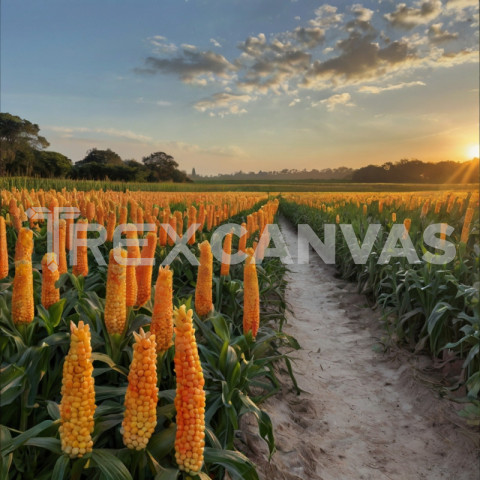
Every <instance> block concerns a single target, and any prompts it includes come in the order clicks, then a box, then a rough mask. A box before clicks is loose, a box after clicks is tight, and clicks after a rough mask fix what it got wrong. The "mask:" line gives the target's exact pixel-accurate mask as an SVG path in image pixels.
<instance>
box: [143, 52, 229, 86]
mask: <svg viewBox="0 0 480 480" xmlns="http://www.w3.org/2000/svg"><path fill="white" fill-rule="evenodd" d="M145 65H146V68H139V69H136V72H137V73H140V74H155V73H164V74H173V75H178V77H179V78H180V79H181V80H182V81H183V82H185V83H190V84H196V85H206V84H207V83H210V82H213V81H215V80H216V78H224V79H226V78H229V77H230V76H231V74H232V72H233V71H234V70H235V67H234V66H233V65H232V64H231V63H230V62H229V61H228V60H227V59H226V58H225V57H224V56H223V55H220V54H218V53H214V52H211V51H199V50H197V49H196V47H194V46H193V45H183V46H182V52H181V54H180V55H178V54H177V55H176V56H174V57H170V58H168V57H167V58H165V57H164V58H158V57H147V58H146V60H145Z"/></svg>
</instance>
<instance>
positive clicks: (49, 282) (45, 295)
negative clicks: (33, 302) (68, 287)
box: [42, 252, 60, 309]
mask: <svg viewBox="0 0 480 480" xmlns="http://www.w3.org/2000/svg"><path fill="white" fill-rule="evenodd" d="M59 278H60V273H59V271H58V264H57V256H56V255H55V254H54V253H52V252H49V253H46V254H45V255H44V256H43V258H42V305H43V306H44V307H45V308H47V309H48V308H49V307H50V306H51V305H53V304H54V303H57V302H58V301H59V300H60V290H59V289H58V288H55V282H56V281H57V280H58V279H59Z"/></svg>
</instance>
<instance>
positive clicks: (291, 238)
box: [243, 220, 480, 480]
mask: <svg viewBox="0 0 480 480" xmlns="http://www.w3.org/2000/svg"><path fill="white" fill-rule="evenodd" d="M280 225H281V228H282V232H283V233H284V236H285V238H286V241H287V245H288V246H289V249H290V250H291V252H292V256H293V257H294V258H295V257H296V235H295V231H294V230H293V228H292V227H291V226H290V224H288V223H287V222H286V221H285V220H282V221H281V223H280ZM289 270H290V271H289V273H288V278H287V280H288V289H287V293H286V299H287V302H288V304H289V305H290V308H291V309H292V312H293V314H291V315H289V318H288V325H287V326H286V327H285V331H286V332H287V333H290V334H291V335H293V336H294V337H296V338H297V340H298V341H299V343H300V345H301V346H302V350H300V351H298V352H294V353H293V354H292V356H293V357H294V358H295V359H296V360H295V362H294V371H295V374H296V377H297V380H298V383H299V386H300V388H301V389H302V390H304V392H305V393H303V394H301V395H300V396H297V395H296V394H295V392H294V391H293V389H292V388H291V381H289V379H288V377H287V376H286V375H283V382H284V385H285V387H284V389H283V391H282V393H281V394H279V395H276V396H275V397H272V398H270V399H269V400H267V401H266V402H265V403H264V404H263V405H264V408H265V409H266V410H267V411H268V413H269V414H270V416H271V418H272V421H273V423H274V428H275V433H276V442H277V452H276V453H275V455H274V456H273V458H272V460H271V462H270V463H269V462H268V461H267V455H266V448H265V444H264V442H263V441H262V440H261V439H259V437H258V436H256V435H254V434H252V433H248V431H249V430H250V431H252V432H253V431H254V428H253V427H252V428H251V429H249V426H248V423H249V422H254V420H253V419H251V418H248V419H246V425H245V428H246V431H247V433H245V434H244V435H243V442H244V443H245V445H243V447H246V449H247V452H248V454H249V456H250V458H252V460H253V461H254V462H255V463H256V464H257V465H258V466H259V470H260V472H261V477H262V478H263V479H267V480H282V479H284V480H298V479H302V480H317V479H318V480H320V479H322V480H350V479H352V480H358V479H374V480H375V479H379V480H384V479H395V480H397V479H408V480H413V479H432V480H437V479H448V480H476V479H479V478H480V463H479V452H478V449H477V448H476V446H475V442H476V440H477V438H476V437H475V435H471V432H470V434H469V432H468V431H465V429H463V428H462V427H461V426H460V424H461V423H462V422H461V421H460V419H459V418H458V416H457V415H456V413H455V411H454V404H453V403H451V402H449V401H447V400H444V399H441V398H440V397H439V394H438V393H437V392H436V391H435V390H433V389H432V388H429V387H427V386H426V383H425V381H422V380H420V378H419V375H418V372H419V369H420V370H422V368H423V367H424V365H421V363H422V361H423V362H425V361H426V359H425V358H423V360H422V357H418V356H413V355H411V354H409V353H408V352H405V351H402V350H398V351H396V352H394V353H392V352H390V353H389V354H388V355H386V354H384V353H383V352H379V351H378V348H376V345H377V346H378V344H379V339H380V338H381V337H382V336H384V334H385V332H384V331H383V329H382V328H381V326H380V322H379V315H380V314H379V313H378V312H375V311H373V310H372V309H371V308H369V307H368V306H367V304H366V301H365V297H363V296H361V295H358V294H356V293H355V285H353V284H350V283H346V282H345V281H342V280H340V279H338V278H335V276H334V275H335V270H334V268H333V267H331V266H326V265H325V264H324V263H323V262H322V261H321V260H320V259H319V258H318V256H317V254H316V253H315V252H313V251H311V253H310V263H309V264H308V265H296V264H294V265H290V266H289ZM427 362H428V360H427ZM456 424H458V425H456Z"/></svg>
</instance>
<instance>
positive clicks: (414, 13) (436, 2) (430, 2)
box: [385, 0, 442, 30]
mask: <svg viewBox="0 0 480 480" xmlns="http://www.w3.org/2000/svg"><path fill="white" fill-rule="evenodd" d="M441 11H442V2H441V1H440V0H427V1H425V2H422V3H421V4H420V6H419V8H412V7H408V6H407V5H406V4H405V3H399V4H398V5H397V9H396V10H395V11H394V12H392V13H387V14H386V15H385V18H386V19H387V20H388V21H389V22H390V23H391V24H392V25H393V26H394V27H398V28H404V29H407V30H409V29H411V28H414V27H416V26H418V25H424V24H426V23H428V22H430V21H431V20H434V19H435V18H437V17H438V15H440V13H441Z"/></svg>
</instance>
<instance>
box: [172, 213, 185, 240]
mask: <svg viewBox="0 0 480 480" xmlns="http://www.w3.org/2000/svg"><path fill="white" fill-rule="evenodd" d="M173 214H174V215H175V218H176V219H177V235H178V236H179V237H180V238H181V237H182V234H183V215H182V212H179V211H178V210H176V211H175V212H173Z"/></svg>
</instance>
